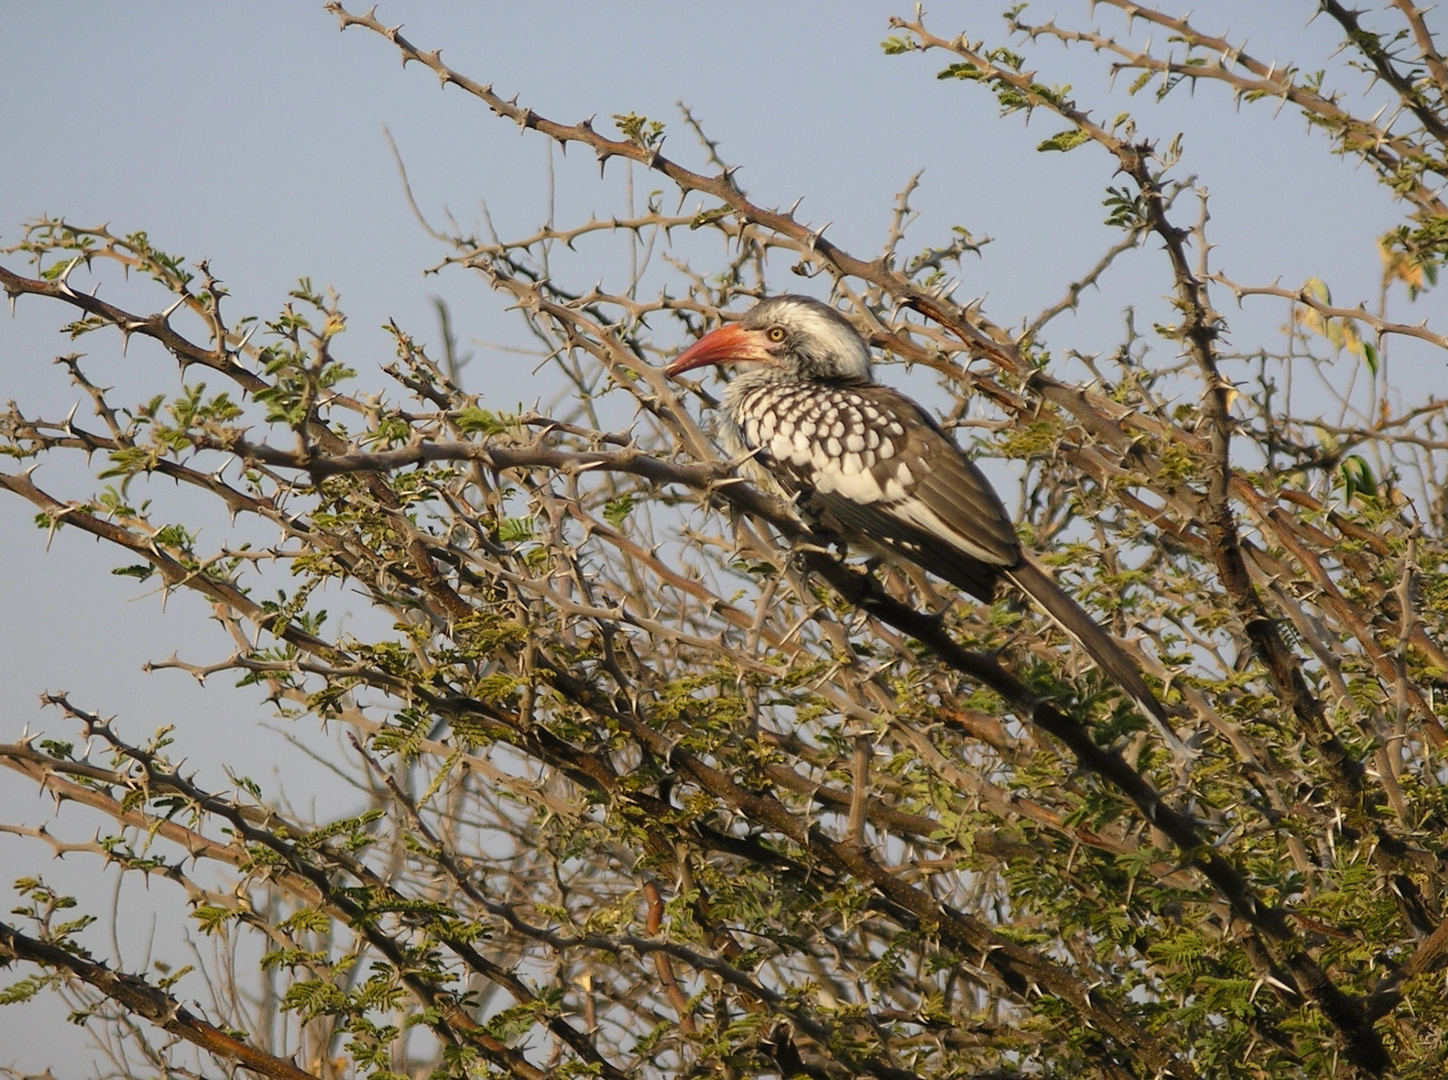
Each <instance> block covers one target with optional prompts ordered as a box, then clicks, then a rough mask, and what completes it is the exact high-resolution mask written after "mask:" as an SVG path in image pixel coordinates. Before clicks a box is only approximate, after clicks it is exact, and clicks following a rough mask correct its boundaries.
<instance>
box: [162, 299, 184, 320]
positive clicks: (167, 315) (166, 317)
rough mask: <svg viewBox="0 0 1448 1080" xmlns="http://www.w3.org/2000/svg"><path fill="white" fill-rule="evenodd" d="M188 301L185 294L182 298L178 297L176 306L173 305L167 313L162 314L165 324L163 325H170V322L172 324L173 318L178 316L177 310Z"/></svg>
mask: <svg viewBox="0 0 1448 1080" xmlns="http://www.w3.org/2000/svg"><path fill="white" fill-rule="evenodd" d="M186 300H187V297H186V296H185V294H184V293H183V294H182V295H181V296H178V297H177V298H176V302H175V303H174V304H172V305H171V306H170V307H168V308H167V309H166V310H165V311H163V312H161V322H163V323H168V322H170V321H171V316H172V315H174V314H176V311H177V309H178V308H180V307H181V305H182V304H184V303H186Z"/></svg>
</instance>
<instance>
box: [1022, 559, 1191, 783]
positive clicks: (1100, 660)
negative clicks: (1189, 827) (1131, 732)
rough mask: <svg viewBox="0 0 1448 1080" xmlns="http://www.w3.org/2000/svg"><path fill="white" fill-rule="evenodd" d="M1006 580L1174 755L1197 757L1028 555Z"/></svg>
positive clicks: (1125, 662) (1135, 674)
mask: <svg viewBox="0 0 1448 1080" xmlns="http://www.w3.org/2000/svg"><path fill="white" fill-rule="evenodd" d="M1005 573H1006V576H1007V577H1009V578H1010V579H1011V580H1012V581H1014V582H1015V583H1016V585H1018V586H1019V587H1020V589H1021V591H1023V592H1024V593H1025V594H1026V595H1027V596H1029V597H1030V598H1031V599H1032V600H1034V601H1035V602H1036V603H1038V604H1040V605H1041V607H1042V608H1044V609H1045V611H1046V614H1047V615H1049V616H1051V618H1052V619H1053V620H1054V621H1055V622H1056V624H1057V625H1058V626H1060V628H1061V629H1062V630H1064V631H1066V633H1067V634H1069V635H1071V637H1072V638H1073V639H1074V640H1075V641H1076V643H1077V644H1078V645H1080V646H1081V648H1083V649H1085V650H1086V654H1087V655H1088V656H1090V657H1091V660H1092V662H1093V663H1095V665H1096V666H1097V667H1098V668H1100V669H1101V670H1102V671H1103V672H1105V674H1106V676H1107V677H1108V678H1109V679H1110V680H1111V681H1112V682H1114V683H1115V684H1116V685H1117V686H1118V687H1119V688H1120V689H1121V690H1122V692H1123V693H1125V694H1126V696H1127V697H1129V698H1131V700H1132V701H1133V702H1135V703H1136V707H1137V708H1138V709H1140V710H1141V712H1142V714H1143V715H1145V716H1146V717H1148V718H1149V719H1150V720H1151V721H1152V722H1153V723H1154V724H1155V725H1156V726H1157V728H1158V729H1159V730H1160V731H1161V735H1162V738H1163V739H1165V740H1166V743H1167V745H1168V746H1170V747H1171V750H1172V753H1173V754H1175V755H1177V757H1178V758H1179V759H1180V758H1190V757H1195V756H1196V752H1195V751H1194V750H1192V749H1191V748H1189V747H1188V746H1187V745H1186V744H1185V743H1184V742H1182V740H1181V739H1180V738H1178V737H1177V733H1176V732H1175V731H1173V730H1172V726H1171V723H1170V721H1169V720H1168V718H1167V711H1166V707H1165V706H1163V705H1162V703H1161V702H1160V701H1158V700H1157V697H1156V695H1155V694H1153V693H1152V692H1151V688H1150V687H1149V686H1147V685H1146V681H1145V680H1144V679H1143V678H1142V677H1141V672H1140V671H1139V670H1138V669H1137V666H1136V664H1135V663H1133V662H1132V660H1131V658H1130V657H1128V656H1127V655H1126V653H1125V652H1124V651H1123V650H1122V648H1121V646H1120V645H1118V644H1117V643H1116V640H1115V639H1114V638H1113V637H1112V636H1111V635H1110V634H1108V633H1107V632H1106V631H1105V630H1103V629H1102V628H1101V626H1100V625H1099V624H1098V623H1097V622H1096V620H1095V619H1093V618H1092V617H1091V616H1090V615H1089V614H1087V613H1086V611H1085V609H1083V608H1082V607H1081V605H1079V604H1077V603H1076V601H1074V600H1072V599H1071V598H1070V597H1069V596H1067V595H1066V593H1064V592H1063V591H1062V590H1061V587H1060V586H1059V585H1057V584H1056V582H1055V581H1054V580H1053V579H1052V578H1051V575H1050V574H1049V573H1047V572H1046V569H1045V567H1043V566H1042V565H1041V564H1040V563H1038V562H1037V561H1036V560H1035V559H1034V558H1033V557H1032V556H1031V555H1030V554H1029V553H1027V552H1022V553H1021V562H1020V564H1019V565H1017V566H1015V567H1012V568H1011V569H1010V570H1007V571H1006V572H1005Z"/></svg>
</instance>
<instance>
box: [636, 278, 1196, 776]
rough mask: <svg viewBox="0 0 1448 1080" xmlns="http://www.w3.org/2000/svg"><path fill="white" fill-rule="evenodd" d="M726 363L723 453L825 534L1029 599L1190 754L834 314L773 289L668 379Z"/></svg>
mask: <svg viewBox="0 0 1448 1080" xmlns="http://www.w3.org/2000/svg"><path fill="white" fill-rule="evenodd" d="M710 365H726V366H736V365H737V367H738V373H737V374H736V375H735V377H734V378H733V379H732V380H730V382H729V384H728V387H727V388H726V389H725V391H724V396H723V400H722V402H721V403H720V412H721V416H722V423H721V424H720V434H721V436H722V441H723V443H724V448H725V450H726V451H727V452H728V453H729V454H730V455H731V457H733V458H735V459H738V460H741V461H746V462H748V463H750V471H751V472H753V473H754V474H755V476H756V477H757V478H760V479H763V480H765V482H766V483H767V484H769V485H771V486H774V487H777V488H778V489H779V490H780V491H781V492H782V493H783V494H784V495H785V496H786V497H788V498H790V499H792V500H793V502H794V503H795V505H796V506H797V507H798V508H799V509H800V511H801V512H802V513H803V514H804V516H805V517H806V518H808V519H809V520H810V521H811V522H812V523H814V524H816V525H818V526H822V527H823V528H824V529H826V530H827V531H828V532H829V533H830V534H833V535H834V536H835V537H838V538H840V539H841V540H843V541H845V543H847V544H849V543H854V544H856V545H858V546H862V547H864V548H865V549H866V550H870V551H882V552H884V553H886V554H888V555H890V556H892V557H894V558H896V559H897V560H898V559H904V560H907V561H909V562H913V563H915V564H916V565H917V566H920V567H922V568H923V569H925V570H926V571H928V572H929V573H931V574H933V575H934V576H936V577H938V578H940V579H942V580H944V581H947V582H949V583H950V584H952V585H954V586H956V587H957V588H959V589H961V590H962V591H964V592H965V593H968V594H969V595H971V596H974V597H976V598H977V599H979V600H982V601H985V602H987V603H989V602H990V601H991V600H992V599H993V598H994V596H995V592H996V588H997V586H998V584H999V582H1000V581H1001V580H1002V579H1005V580H1009V581H1011V582H1013V583H1014V584H1015V586H1016V587H1017V588H1019V589H1020V590H1021V591H1022V592H1023V593H1025V594H1026V595H1027V596H1028V597H1030V598H1031V599H1032V600H1034V601H1035V602H1036V603H1037V604H1038V605H1040V607H1041V608H1042V609H1044V610H1045V612H1046V614H1047V615H1049V616H1050V617H1051V619H1053V620H1054V621H1055V622H1056V623H1057V624H1058V625H1059V626H1060V627H1061V628H1062V629H1063V630H1064V631H1065V632H1066V633H1067V634H1068V635H1070V637H1071V638H1072V639H1074V640H1075V641H1076V642H1077V643H1078V644H1079V645H1080V646H1081V648H1082V649H1083V650H1084V651H1085V652H1086V654H1087V655H1088V656H1089V657H1090V658H1091V660H1092V662H1093V663H1095V665H1096V666H1097V667H1098V668H1100V669H1101V671H1103V672H1104V673H1105V674H1106V676H1107V677H1108V678H1110V679H1111V680H1112V682H1114V683H1115V684H1116V685H1117V687H1119V688H1120V689H1121V691H1122V692H1123V693H1125V694H1126V695H1127V696H1128V697H1129V698H1130V699H1131V700H1132V701H1133V702H1134V703H1135V704H1136V707H1137V708H1138V709H1140V710H1141V711H1142V713H1143V714H1144V715H1145V716H1146V717H1147V718H1149V719H1150V720H1151V721H1152V722H1153V723H1154V724H1155V726H1156V727H1157V728H1158V729H1159V730H1160V731H1161V734H1162V737H1163V738H1164V739H1165V740H1166V742H1167V743H1168V745H1169V746H1170V747H1171V748H1172V750H1173V752H1174V753H1175V754H1177V755H1178V756H1179V757H1180V756H1182V755H1190V754H1191V753H1192V752H1191V751H1190V750H1189V749H1188V748H1187V747H1186V745H1185V744H1184V743H1183V742H1182V741H1181V739H1180V738H1179V737H1178V736H1177V735H1176V733H1175V732H1174V731H1173V729H1172V726H1171V723H1170V721H1169V719H1168V714H1167V711H1166V709H1165V707H1164V706H1163V705H1162V704H1161V702H1160V701H1159V700H1158V698H1157V697H1156V695H1155V694H1154V693H1153V692H1152V691H1151V688H1150V687H1148V686H1147V685H1146V682H1145V680H1144V679H1143V678H1142V676H1141V673H1140V671H1139V670H1138V668H1137V666H1136V664H1135V663H1133V661H1132V660H1131V659H1130V657H1128V656H1127V654H1126V652H1125V651H1124V650H1123V649H1122V647H1121V646H1120V645H1119V644H1117V642H1116V641H1115V639H1114V638H1112V637H1111V635H1110V634H1108V633H1107V632H1106V631H1105V630H1104V629H1103V628H1102V627H1101V626H1100V625H1099V624H1098V623H1097V622H1096V620H1095V619H1093V618H1092V617H1091V615H1090V614H1088V613H1087V612H1086V610H1085V609H1084V608H1082V607H1081V606H1080V605H1079V604H1077V603H1076V601H1075V600H1073V599H1072V598H1071V597H1070V596H1069V595H1068V594H1067V593H1066V592H1065V591H1063V590H1062V589H1061V587H1060V586H1059V585H1057V584H1056V582H1055V581H1054V580H1053V579H1052V577H1051V576H1050V574H1049V572H1048V571H1047V570H1046V569H1045V567H1044V566H1043V565H1042V564H1041V562H1040V561H1039V560H1038V559H1037V558H1036V557H1035V556H1034V555H1033V554H1032V553H1030V552H1028V551H1027V550H1025V549H1024V548H1023V547H1022V546H1021V543H1020V540H1019V538H1018V537H1017V535H1016V529H1015V524H1014V522H1013V521H1012V519H1011V516H1010V514H1009V513H1007V511H1006V508H1005V506H1004V504H1003V503H1002V502H1001V500H1000V496H999V495H997V494H996V491H995V489H994V488H993V487H992V486H991V484H990V481H989V480H987V479H986V477H985V474H984V473H982V472H981V471H980V469H979V468H978V467H977V466H976V465H975V463H974V462H973V461H971V460H970V458H969V457H967V456H966V455H965V453H964V452H963V451H962V450H961V449H960V447H959V446H958V445H957V444H956V442H955V440H954V439H953V438H952V437H951V436H950V435H948V434H946V433H945V431H944V430H942V428H941V427H940V425H939V424H938V423H937V422H936V421H935V419H934V418H933V417H932V416H931V415H930V414H929V413H928V412H926V411H925V409H923V408H922V407H921V406H920V405H918V404H917V403H916V402H914V401H912V400H911V399H910V398H909V397H906V396H905V395H904V394H902V393H900V392H899V391H898V390H895V389H893V388H891V387H889V386H886V385H883V384H881V383H878V382H876V381H875V377H874V373H873V370H872V367H871V362H870V347H869V345H868V344H867V342H866V341H865V339H864V338H863V337H861V335H860V334H859V332H858V331H857V330H856V329H855V327H854V325H853V324H851V323H850V322H849V320H848V319H846V318H845V317H844V316H843V315H842V314H841V313H840V312H839V311H838V310H836V309H835V308H833V307H831V306H830V305H828V304H825V303H822V302H821V301H819V300H816V299H814V298H813V297H808V296H799V295H794V294H785V295H778V296H772V297H768V298H766V299H764V300H760V301H759V302H757V303H756V304H755V305H754V306H753V307H752V308H750V309H749V310H748V311H747V312H746V313H745V314H744V316H743V317H742V318H740V319H739V320H738V321H735V322H730V323H726V324H725V325H723V326H721V327H719V328H718V329H716V330H713V331H711V332H709V333H708V334H706V335H704V336H703V337H701V338H700V339H699V340H698V341H696V342H694V344H693V345H691V346H689V347H688V348H687V349H685V350H684V352H682V353H680V354H679V356H678V357H676V358H675V359H674V361H673V362H672V363H670V364H669V365H668V366H667V367H666V368H665V374H666V375H668V376H669V377H670V378H677V377H678V376H680V375H682V374H684V373H685V372H688V371H693V370H695V369H698V368H703V367H708V366H710Z"/></svg>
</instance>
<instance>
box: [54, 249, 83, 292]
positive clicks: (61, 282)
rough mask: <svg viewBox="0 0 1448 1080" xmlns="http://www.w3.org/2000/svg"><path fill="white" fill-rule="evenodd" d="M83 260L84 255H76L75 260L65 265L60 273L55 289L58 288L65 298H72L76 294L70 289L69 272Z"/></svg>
mask: <svg viewBox="0 0 1448 1080" xmlns="http://www.w3.org/2000/svg"><path fill="white" fill-rule="evenodd" d="M83 258H85V255H84V254H81V255H77V256H76V257H75V258H73V259H71V260H70V262H68V263H66V265H65V269H64V270H62V271H61V272H60V277H59V279H58V280H57V282H56V287H57V288H59V289H60V291H61V292H63V293H65V294H66V295H67V296H74V295H75V294H76V293H75V290H74V289H72V288H71V287H70V272H71V271H72V270H74V269H75V267H76V263H78V262H80V261H81V259H83Z"/></svg>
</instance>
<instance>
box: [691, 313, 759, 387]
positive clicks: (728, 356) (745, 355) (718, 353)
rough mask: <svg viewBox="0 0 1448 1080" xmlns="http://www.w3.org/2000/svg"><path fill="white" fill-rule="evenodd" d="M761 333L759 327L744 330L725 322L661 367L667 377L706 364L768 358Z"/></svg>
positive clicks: (705, 365)
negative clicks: (664, 366)
mask: <svg viewBox="0 0 1448 1080" xmlns="http://www.w3.org/2000/svg"><path fill="white" fill-rule="evenodd" d="M763 339H764V335H763V333H762V332H761V331H759V330H746V329H744V327H742V326H740V325H739V324H738V323H729V324H728V325H726V326H721V327H719V329H717V330H711V331H710V332H709V333H707V334H705V335H704V336H703V337H701V338H700V339H699V340H698V341H696V342H694V344H692V345H690V346H689V347H688V348H687V349H685V350H684V351H683V352H681V353H680V354H679V355H678V356H677V357H675V358H674V362H673V363H672V364H670V365H669V366H668V367H666V368H664V374H666V375H667V376H668V377H669V378H671V379H672V378H674V376H676V375H682V374H683V373H684V372H686V371H692V370H694V368H701V367H707V366H708V365H709V364H732V363H734V362H735V361H737V360H772V359H773V357H772V356H771V355H770V354H769V352H768V351H767V350H766V349H765V348H764V345H763Z"/></svg>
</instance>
